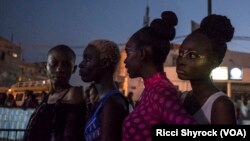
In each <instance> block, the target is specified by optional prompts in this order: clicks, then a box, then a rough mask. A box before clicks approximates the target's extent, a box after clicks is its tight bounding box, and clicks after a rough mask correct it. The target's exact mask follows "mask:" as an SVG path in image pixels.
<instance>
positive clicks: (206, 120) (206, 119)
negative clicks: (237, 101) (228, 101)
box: [183, 91, 227, 124]
mask: <svg viewBox="0 0 250 141" xmlns="http://www.w3.org/2000/svg"><path fill="white" fill-rule="evenodd" d="M220 96H227V95H226V94H225V93H224V92H222V91H219V92H216V93H214V94H213V95H211V96H210V97H209V98H208V99H207V101H206V102H205V103H204V104H203V105H202V107H201V109H199V110H198V111H197V112H196V113H194V115H193V117H194V119H195V120H196V121H197V122H198V123H199V124H211V111H212V107H213V103H214V101H215V100H216V99H217V98H219V97H220ZM184 99H185V98H184ZM183 101H184V100H183Z"/></svg>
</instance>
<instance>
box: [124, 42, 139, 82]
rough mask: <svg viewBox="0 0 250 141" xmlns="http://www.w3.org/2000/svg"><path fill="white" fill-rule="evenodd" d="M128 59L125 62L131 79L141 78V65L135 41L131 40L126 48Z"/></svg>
mask: <svg viewBox="0 0 250 141" xmlns="http://www.w3.org/2000/svg"><path fill="white" fill-rule="evenodd" d="M125 51H126V55H127V56H126V59H125V60H124V63H125V67H126V69H127V72H128V74H129V77H130V78H136V77H140V68H141V63H140V59H139V53H138V51H139V50H138V49H137V48H136V43H135V41H133V40H131V39H130V40H129V41H128V43H127V44H126V47H125Z"/></svg>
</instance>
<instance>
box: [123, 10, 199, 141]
mask: <svg viewBox="0 0 250 141" xmlns="http://www.w3.org/2000/svg"><path fill="white" fill-rule="evenodd" d="M175 25H177V17H176V15H175V13H173V12H171V11H165V12H163V13H162V19H155V20H153V21H152V23H151V24H150V26H146V27H143V28H142V29H140V30H139V31H137V32H136V33H134V34H133V35H132V37H130V39H129V41H128V42H127V44H126V47H125V50H126V54H127V58H126V59H125V61H124V63H125V65H126V68H127V72H128V73H129V76H130V77H131V78H136V77H142V78H143V81H144V85H145V89H144V91H143V93H142V94H141V98H140V101H139V104H138V106H137V107H135V109H134V110H133V111H132V112H131V113H130V114H129V115H128V116H127V118H126V119H125V121H124V123H123V141H151V140H152V139H151V126H152V125H154V124H196V121H195V120H194V119H193V118H192V117H191V116H190V115H189V114H188V113H187V112H186V111H185V110H184V108H183V107H182V106H181V104H180V102H179V101H180V100H179V99H178V95H177V90H176V89H175V87H174V85H173V84H172V83H171V82H170V81H169V80H168V78H167V77H166V74H165V72H164V69H163V68H164V67H163V64H164V62H165V60H166V57H167V55H168V53H169V50H170V43H169V41H170V40H172V39H173V38H174V37H175V28H174V26H175Z"/></svg>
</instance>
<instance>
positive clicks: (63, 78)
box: [24, 45, 85, 141]
mask: <svg viewBox="0 0 250 141" xmlns="http://www.w3.org/2000/svg"><path fill="white" fill-rule="evenodd" d="M75 60H76V55H75V53H74V51H73V50H72V49H71V48H70V47H68V46H66V45H57V46H55V47H53V48H51V49H50V50H49V51H48V56H47V65H46V69H47V75H48V77H49V79H50V81H51V91H50V92H49V94H48V95H47V97H48V98H46V99H47V100H45V101H43V102H42V103H41V104H40V105H39V107H37V108H36V110H35V111H34V113H33V114H32V115H31V117H30V120H29V123H28V126H27V131H26V132H25V136H24V141H83V133H82V131H83V129H84V126H85V121H84V119H85V103H84V98H83V89H82V87H76V86H72V85H71V84H70V83H69V80H70V78H71V75H72V74H73V73H74V72H75V70H76V68H77V66H76V65H75Z"/></svg>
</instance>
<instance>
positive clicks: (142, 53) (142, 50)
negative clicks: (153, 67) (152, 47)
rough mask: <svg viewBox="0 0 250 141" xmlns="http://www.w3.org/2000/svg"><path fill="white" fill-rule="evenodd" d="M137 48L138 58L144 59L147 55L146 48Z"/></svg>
mask: <svg viewBox="0 0 250 141" xmlns="http://www.w3.org/2000/svg"><path fill="white" fill-rule="evenodd" d="M138 50H139V58H140V60H145V59H146V57H147V50H146V48H140V49H138Z"/></svg>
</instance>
